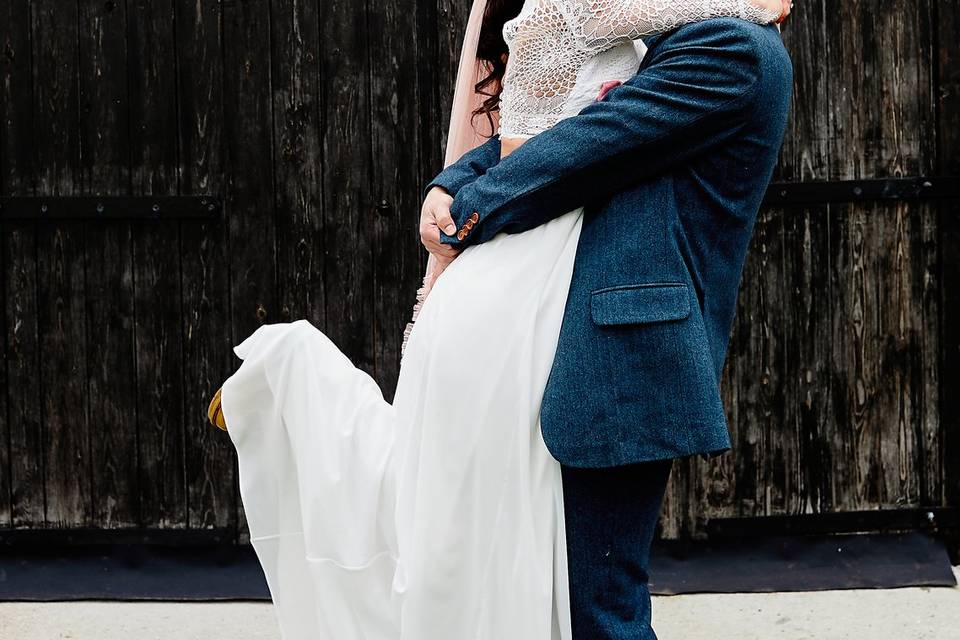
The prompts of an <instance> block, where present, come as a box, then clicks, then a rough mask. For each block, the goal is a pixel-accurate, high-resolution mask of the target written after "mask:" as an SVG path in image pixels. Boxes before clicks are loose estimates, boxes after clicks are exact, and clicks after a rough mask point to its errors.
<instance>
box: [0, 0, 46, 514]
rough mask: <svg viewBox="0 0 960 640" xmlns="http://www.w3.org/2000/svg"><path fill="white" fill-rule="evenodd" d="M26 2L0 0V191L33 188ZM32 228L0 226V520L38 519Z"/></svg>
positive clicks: (39, 458)
mask: <svg viewBox="0 0 960 640" xmlns="http://www.w3.org/2000/svg"><path fill="white" fill-rule="evenodd" d="M29 26H30V8H29V3H28V2H27V1H26V0H2V1H0V122H2V123H4V126H2V127H0V193H2V194H3V195H32V194H33V184H34V155H33V150H32V142H31V133H32V130H33V95H32V92H33V74H32V71H33V70H32V68H31V45H30V28H29ZM36 241H37V236H36V229H35V227H34V225H32V224H20V225H15V224H12V223H7V224H4V225H3V227H2V229H0V256H2V260H3V262H2V269H3V282H2V287H0V288H2V292H3V298H2V299H3V301H4V303H5V304H4V314H3V318H2V320H3V327H4V333H3V349H4V351H3V356H4V358H3V370H2V373H0V375H2V376H3V378H4V383H3V385H2V386H0V396H2V400H0V421H2V422H3V426H2V428H0V449H2V452H0V505H2V506H0V526H12V527H17V526H22V525H32V524H35V523H38V522H39V523H42V522H43V521H44V500H45V498H44V477H43V473H44V470H43V444H42V433H41V428H42V427H41V420H40V393H39V387H38V385H37V380H38V378H39V376H40V353H39V344H38V334H37V299H36V296H37V268H36Z"/></svg>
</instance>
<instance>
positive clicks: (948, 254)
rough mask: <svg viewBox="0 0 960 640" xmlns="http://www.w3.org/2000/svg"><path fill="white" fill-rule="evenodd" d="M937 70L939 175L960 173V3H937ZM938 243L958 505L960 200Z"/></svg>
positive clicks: (950, 454) (949, 443)
mask: <svg viewBox="0 0 960 640" xmlns="http://www.w3.org/2000/svg"><path fill="white" fill-rule="evenodd" d="M936 7H937V12H936V14H935V27H936V35H937V52H936V70H937V79H938V84H939V86H938V88H937V93H936V97H937V103H936V113H937V119H938V130H937V132H938V141H939V145H938V149H937V164H936V169H937V171H938V173H941V174H944V175H960V45H958V43H960V1H958V0H944V1H943V2H938V3H937V4H936ZM937 213H938V214H939V215H938V217H937V246H938V247H939V249H940V272H939V273H940V292H939V296H938V302H939V304H940V305H941V315H940V329H941V331H942V334H941V335H942V338H943V343H942V345H941V349H940V355H941V358H940V361H939V367H940V371H941V377H940V386H939V389H938V392H939V395H940V411H941V415H940V437H941V438H942V439H943V440H942V443H941V450H942V452H943V455H942V456H941V459H940V462H941V471H942V473H943V481H942V482H941V485H940V488H941V490H942V493H943V500H944V501H945V503H946V504H949V505H952V506H960V464H957V461H958V460H960V393H957V389H960V367H958V366H957V362H958V361H960V295H957V291H960V203H957V202H954V203H950V204H947V205H943V206H942V207H940V209H939V211H938V212H937Z"/></svg>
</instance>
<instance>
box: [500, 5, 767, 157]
mask: <svg viewBox="0 0 960 640" xmlns="http://www.w3.org/2000/svg"><path fill="white" fill-rule="evenodd" d="M718 17H738V18H743V19H746V20H750V21H752V22H756V23H758V24H767V23H770V22H773V21H774V20H776V19H777V17H778V16H777V15H776V14H771V13H770V12H766V11H764V10H762V9H759V8H758V7H755V6H754V5H753V4H752V3H750V2H749V1H748V0H525V2H524V4H523V9H521V11H520V14H519V15H518V16H517V17H516V18H514V19H513V20H510V21H508V22H507V23H506V24H505V25H504V26H503V37H504V39H505V40H506V42H507V46H508V48H509V50H510V57H509V61H508V62H507V70H506V74H505V76H504V79H503V93H502V94H501V104H500V118H501V120H500V135H501V137H504V138H507V137H509V138H529V137H531V136H535V135H536V134H538V133H541V132H543V131H545V130H547V129H549V128H550V127H552V126H553V125H555V124H556V123H557V122H559V121H560V120H562V119H563V118H566V117H569V116H573V115H576V114H577V113H579V112H580V111H581V110H582V109H583V108H584V107H586V106H587V105H588V104H590V103H591V102H593V101H594V100H595V99H596V97H597V94H598V93H599V92H600V89H601V86H602V85H603V83H605V82H608V81H617V80H619V81H624V80H627V79H628V78H630V77H631V76H632V75H633V74H634V73H636V71H637V68H638V66H639V64H640V57H641V55H642V51H643V49H642V45H639V46H640V47H641V48H640V49H639V50H638V46H635V44H634V40H638V39H639V38H640V37H641V36H645V35H651V34H655V33H662V32H664V31H669V30H670V29H672V28H674V27H677V26H680V25H683V24H689V23H693V22H699V21H701V20H706V19H708V18H718Z"/></svg>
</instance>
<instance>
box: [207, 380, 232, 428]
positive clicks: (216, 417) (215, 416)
mask: <svg viewBox="0 0 960 640" xmlns="http://www.w3.org/2000/svg"><path fill="white" fill-rule="evenodd" d="M222 391H223V387H221V388H219V389H217V392H216V393H215V394H214V395H213V400H211V401H210V406H209V407H207V418H208V419H209V420H210V424H212V425H213V426H215V427H217V428H218V429H223V430H224V431H226V430H227V421H226V419H225V418H224V417H223V407H222V406H221V404H220V393H221V392H222Z"/></svg>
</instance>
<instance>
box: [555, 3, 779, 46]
mask: <svg viewBox="0 0 960 640" xmlns="http://www.w3.org/2000/svg"><path fill="white" fill-rule="evenodd" d="M566 1H567V2H568V3H569V4H568V9H569V11H570V13H571V16H570V18H571V20H572V22H573V25H574V29H575V30H576V31H577V33H578V35H579V36H580V38H581V39H582V40H583V42H584V43H585V44H586V45H587V47H588V48H589V49H590V50H593V51H603V50H606V49H609V48H611V47H613V46H614V45H616V44H619V43H622V42H625V41H627V40H636V39H638V38H641V37H643V36H649V35H653V34H656V33H664V32H666V31H670V30H671V29H675V28H676V27H680V26H683V25H686V24H693V23H695V22H702V21H703V20H709V19H711V18H741V19H743V20H748V21H750V22H754V23H756V24H770V23H771V22H774V21H775V20H777V18H779V17H780V14H781V7H782V4H781V1H780V0H566Z"/></svg>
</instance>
